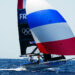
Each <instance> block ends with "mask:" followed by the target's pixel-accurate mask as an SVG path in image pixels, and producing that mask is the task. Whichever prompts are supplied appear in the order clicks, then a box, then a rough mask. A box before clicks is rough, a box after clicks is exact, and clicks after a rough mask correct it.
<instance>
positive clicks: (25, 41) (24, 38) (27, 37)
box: [17, 0, 37, 55]
mask: <svg viewBox="0 0 75 75" xmlns="http://www.w3.org/2000/svg"><path fill="white" fill-rule="evenodd" d="M25 3H26V0H18V9H17V12H18V31H19V42H20V49H21V55H26V54H27V53H26V52H27V51H26V50H27V47H30V46H36V44H35V41H34V39H33V37H32V34H31V31H30V29H29V26H28V22H27V18H26V7H25ZM36 50H37V46H36V48H35V49H34V50H33V51H32V53H33V54H34V52H35V51H36Z"/></svg>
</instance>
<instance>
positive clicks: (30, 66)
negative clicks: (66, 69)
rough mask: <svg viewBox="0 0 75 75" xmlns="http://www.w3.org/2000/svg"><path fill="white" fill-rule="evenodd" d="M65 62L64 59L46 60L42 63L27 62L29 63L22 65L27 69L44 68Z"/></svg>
mask: <svg viewBox="0 0 75 75" xmlns="http://www.w3.org/2000/svg"><path fill="white" fill-rule="evenodd" d="M65 64H66V61H48V62H43V63H39V64H38V63H29V64H24V65H23V66H22V67H23V68H26V69H27V70H42V69H46V68H54V67H59V66H63V65H65Z"/></svg>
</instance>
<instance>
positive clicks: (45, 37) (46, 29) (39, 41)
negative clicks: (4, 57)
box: [18, 0, 75, 70]
mask: <svg viewBox="0 0 75 75" xmlns="http://www.w3.org/2000/svg"><path fill="white" fill-rule="evenodd" d="M25 3H26V5H25ZM38 4H39V5H38ZM24 7H26V8H24ZM25 9H26V10H25ZM18 27H19V38H20V47H21V55H27V53H26V48H27V47H28V46H33V45H35V46H36V48H35V49H34V50H33V51H32V52H31V53H29V54H32V53H33V55H34V54H35V51H36V49H37V48H38V49H39V51H40V53H43V59H44V61H43V62H42V63H39V64H38V63H25V64H24V65H23V67H25V68H27V69H33V70H38V69H44V68H51V67H57V66H61V65H64V64H65V63H66V62H65V61H66V60H64V59H65V57H64V55H75V46H74V44H75V37H74V35H73V33H72V31H71V29H70V28H69V26H68V24H67V22H66V20H65V19H64V18H63V17H62V16H61V15H60V13H59V12H58V11H57V10H56V9H54V8H52V7H51V6H50V4H48V3H47V1H46V0H27V1H26V0H18ZM22 29H23V30H22ZM27 29H28V32H27ZM23 31H24V32H23ZM23 33H24V35H23ZM29 34H30V35H29ZM34 40H35V43H36V44H35V43H34ZM29 42H32V45H30V43H29ZM52 54H56V55H61V56H60V57H56V58H51V55H52ZM36 55H37V54H36ZM59 59H63V60H62V61H61V60H59Z"/></svg>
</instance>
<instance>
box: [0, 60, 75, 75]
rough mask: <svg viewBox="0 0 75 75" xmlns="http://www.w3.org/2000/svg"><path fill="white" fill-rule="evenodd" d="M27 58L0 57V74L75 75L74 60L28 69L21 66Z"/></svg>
mask: <svg viewBox="0 0 75 75" xmlns="http://www.w3.org/2000/svg"><path fill="white" fill-rule="evenodd" d="M26 62H27V59H0V75H75V61H74V60H70V61H67V62H66V64H65V65H63V66H61V67H56V68H50V69H49V68H48V69H45V70H41V71H40V70H38V71H28V70H26V69H25V68H23V67H22V65H23V64H24V63H26Z"/></svg>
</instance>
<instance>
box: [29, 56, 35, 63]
mask: <svg viewBox="0 0 75 75" xmlns="http://www.w3.org/2000/svg"><path fill="white" fill-rule="evenodd" d="M29 57H30V62H31V63H33V62H34V59H33V57H32V55H29Z"/></svg>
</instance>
